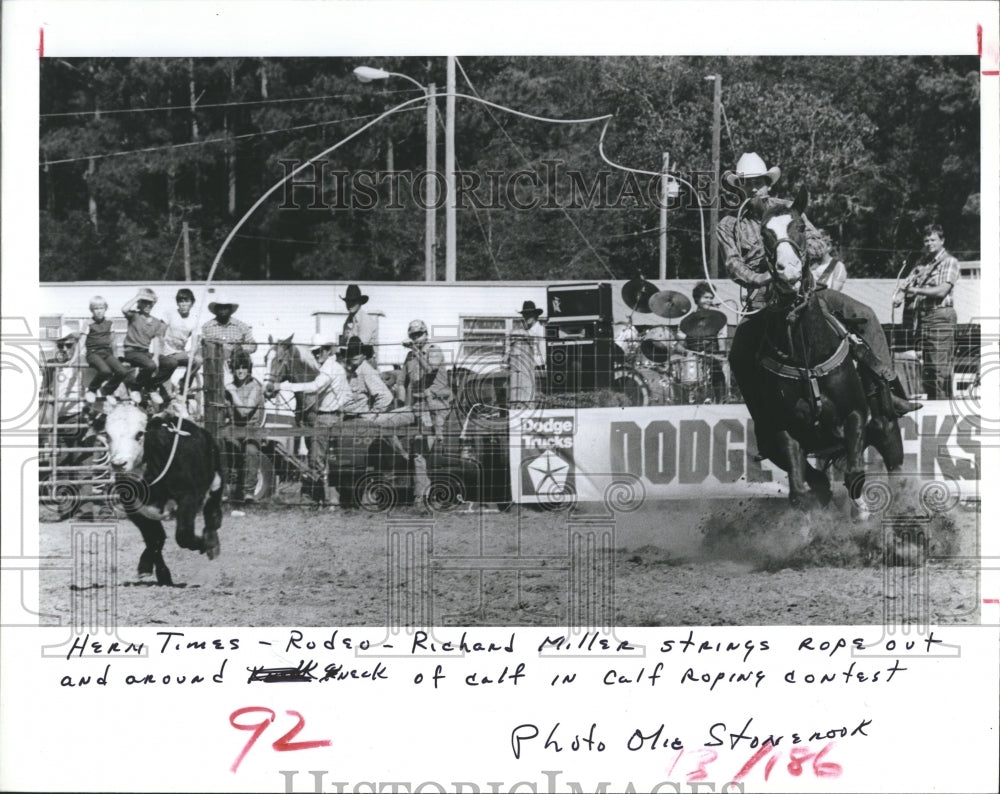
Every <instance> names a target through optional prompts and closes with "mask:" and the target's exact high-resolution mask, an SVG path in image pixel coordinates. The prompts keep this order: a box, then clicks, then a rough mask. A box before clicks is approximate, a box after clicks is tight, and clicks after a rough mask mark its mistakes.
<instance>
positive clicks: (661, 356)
mask: <svg viewBox="0 0 1000 794" xmlns="http://www.w3.org/2000/svg"><path fill="white" fill-rule="evenodd" d="M671 347H673V346H672V345H671ZM639 349H640V350H641V351H642V354H643V355H644V356H645V357H646V358H648V359H649V360H650V361H652V362H653V363H654V364H666V363H667V362H668V361H670V356H671V355H673V354H672V353H671V352H670V351H671V348H670V347H660V346H659V345H657V344H656V343H655V342H654V341H653V340H652V339H643V340H642V344H641V345H639Z"/></svg>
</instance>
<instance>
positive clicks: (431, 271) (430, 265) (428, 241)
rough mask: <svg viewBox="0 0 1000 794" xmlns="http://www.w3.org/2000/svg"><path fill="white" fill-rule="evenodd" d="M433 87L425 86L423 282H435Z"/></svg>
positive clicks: (435, 113) (435, 143) (434, 130)
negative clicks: (425, 153)
mask: <svg viewBox="0 0 1000 794" xmlns="http://www.w3.org/2000/svg"><path fill="white" fill-rule="evenodd" d="M434 92H435V85H434V83H431V84H430V85H428V86H427V174H426V177H425V178H424V204H425V206H426V207H427V209H426V213H427V214H426V219H425V223H426V229H425V234H424V237H425V244H424V245H425V249H424V280H425V281H436V280H437V182H436V181H435V180H436V179H437V173H436V172H437V100H436V99H435V98H434Z"/></svg>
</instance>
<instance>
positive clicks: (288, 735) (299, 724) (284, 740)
mask: <svg viewBox="0 0 1000 794" xmlns="http://www.w3.org/2000/svg"><path fill="white" fill-rule="evenodd" d="M255 712H256V713H260V714H266V715H267V717H266V719H262V720H260V721H259V722H245V723H244V722H237V720H238V719H239V718H240V717H243V716H245V715H247V714H253V713H255ZM285 713H286V714H288V715H289V716H290V717H295V719H296V723H295V724H294V725H293V726H292V727H291V729H289V730H288V731H286V732H285V733H284V734H283V735H282V736H280V737H278V738H277V739H275V740H274V741H273V742H272V743H271V747H272V748H273V749H275V750H277V751H278V752H279V753H287V752H289V751H291V750H311V749H313V748H314V747H329V746H330V745H331V744H332V742H331V741H330V740H329V739H311V740H304V741H298V742H293V741H292V739H294V738H295V737H296V736H298V735H299V732H300V731H301V730H302V729H303V728H304V727H305V724H306V720H305V717H303V716H302V715H301V714H299V712H297V711H286V712H285ZM274 718H275V714H274V712H273V711H272V710H271V709H269V708H266V707H265V706H246V707H244V708H241V709H236V711H234V712H233V713H232V714H230V715H229V724H230V725H232V726H233V727H234V728H236V729H237V730H240V731H251V734H250V738H249V739H248V740H247V743H246V744H245V745H244V746H243V749H242V750H241V751H240V754H239V755H238V756H236V760H235V761H234V762H233V765H232V766H231V767H230V768H229V771H230V772H234V773H235V772H236V770H237V769H239V768H240V764H241V763H242V762H243V759H244V758H245V757H246V754H247V753H249V752H250V748H251V747H253V746H254V745H255V744H256V743H257V740H258V739H259V738H260V737H261V735H262V734H263V733H264V731H266V730H267V728H268V726H270V724H271V723H272V722H274Z"/></svg>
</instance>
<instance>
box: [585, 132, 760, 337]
mask: <svg viewBox="0 0 1000 794" xmlns="http://www.w3.org/2000/svg"><path fill="white" fill-rule="evenodd" d="M610 124H611V120H610V119H609V120H608V121H606V122H605V123H604V127H603V128H602V129H601V137H600V140H599V141H598V144H597V150H598V152H599V153H600V155H601V159H602V160H604V162H605V163H607V164H608V165H610V166H611V167H612V168H617V169H618V170H619V171H625V172H626V173H630V174H640V175H642V176H655V177H658V178H660V179H663V178H664V177H669V179H672V180H673V181H675V182H678V183H680V184H682V185H686V186H687V188H688V189H689V190H690V191H691V194H692V195H693V196H694V197H695V200H696V201H697V202H698V221H699V223H700V226H701V235H700V238H701V264H702V272H703V273H704V276H705V281H706V282H708V286H709V289H711V291H712V295H713V297H714V298H715V299H716V301H718V303H719V304H720V305H722V306H725V308H727V309H728V310H729V311H731V312H732V313H733V314H735V315H736V316H737V317H740V318H742V317H749V316H750V315H752V314H756V313H757V312H758V311H760V309H745V308H743V307H742V306H741V305H740V304H739V303H737V302H736V301H734V300H732V299H730V298H722V297H721V296H720V295H719V292H718V290H717V289H716V287H715V281H714V280H713V279H712V275H711V273H709V268H708V252H707V251H706V249H705V206H704V204H702V201H701V197H700V196H699V195H698V191H697V190H696V189H695V187H694V185H692V184H691V183H690V182H688V181H687V180H686V179H684V178H683V177H681V176H677V175H675V174H664V173H663V172H662V171H644V170H642V169H640V168H630V167H628V166H625V165H621V164H620V163H616V162H614V161H613V160H611V159H610V158H609V157H608V156H607V155H606V154H605V152H604V137H605V135H606V134H607V131H608V125H610ZM751 199H752V196H750V197H747V198H746V199H744V201H743V203H742V204H740V207H739V209H738V210H737V212H736V225H737V232H736V233H737V234H739V222H740V218H741V216H742V215H743V212H744V209H745V207H746V205H747V204H748V203H749V202H750V200H751Z"/></svg>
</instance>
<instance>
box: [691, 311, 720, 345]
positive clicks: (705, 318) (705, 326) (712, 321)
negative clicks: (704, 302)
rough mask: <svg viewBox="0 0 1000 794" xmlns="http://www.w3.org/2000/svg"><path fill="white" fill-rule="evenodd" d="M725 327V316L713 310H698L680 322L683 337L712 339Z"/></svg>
mask: <svg viewBox="0 0 1000 794" xmlns="http://www.w3.org/2000/svg"><path fill="white" fill-rule="evenodd" d="M725 325H726V315H724V314H723V313H722V312H717V311H715V309H698V311H695V312H691V314H689V315H688V316H687V317H685V318H684V319H683V320H681V326H680V328H681V331H682V332H683V333H684V335H685V336H693V337H696V338H697V337H701V338H705V337H712V336H715V335H716V334H718V333H719V331H721V330H722V329H723V327H724V326H725Z"/></svg>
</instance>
